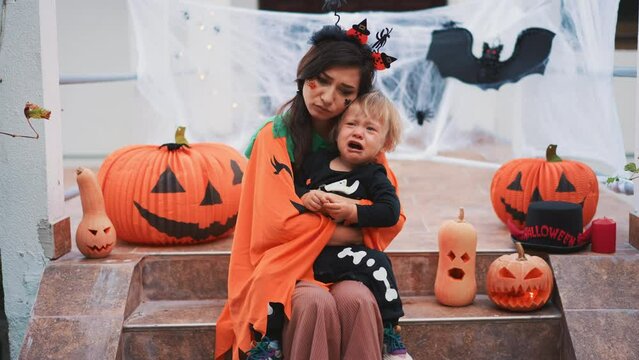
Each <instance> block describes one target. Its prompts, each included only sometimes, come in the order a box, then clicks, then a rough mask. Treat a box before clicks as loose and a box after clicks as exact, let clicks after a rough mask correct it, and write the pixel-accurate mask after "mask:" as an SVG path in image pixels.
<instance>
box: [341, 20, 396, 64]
mask: <svg viewBox="0 0 639 360" xmlns="http://www.w3.org/2000/svg"><path fill="white" fill-rule="evenodd" d="M392 31H393V29H392V28H390V29H389V28H384V29H383V30H382V31H378V32H377V34H376V35H375V38H376V39H377V41H376V42H375V43H374V44H373V45H372V46H371V50H373V52H372V57H373V64H374V66H375V69H376V70H386V69H388V68H390V64H391V63H392V62H393V61H395V60H397V58H394V57H392V56H390V55H387V54H386V53H380V52H379V50H380V49H381V48H382V46H384V45H386V40H388V38H390V33H391V32H392ZM346 35H348V36H350V37H352V38H355V39H357V40H358V41H359V42H361V43H362V44H366V42H367V41H368V35H370V31H368V27H367V25H366V19H364V20H362V22H360V23H359V24H356V25H353V27H352V28H350V29H348V31H346Z"/></svg>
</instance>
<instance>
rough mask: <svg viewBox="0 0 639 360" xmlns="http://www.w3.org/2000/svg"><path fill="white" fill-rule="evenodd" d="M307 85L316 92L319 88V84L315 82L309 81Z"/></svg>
mask: <svg viewBox="0 0 639 360" xmlns="http://www.w3.org/2000/svg"><path fill="white" fill-rule="evenodd" d="M306 83H307V84H308V87H309V88H310V89H311V90H315V88H317V83H316V82H315V80H307V81H306Z"/></svg>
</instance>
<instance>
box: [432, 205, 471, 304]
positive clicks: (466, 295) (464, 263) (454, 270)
mask: <svg viewBox="0 0 639 360" xmlns="http://www.w3.org/2000/svg"><path fill="white" fill-rule="evenodd" d="M437 238H438V242H439V261H438V262H437V275H436V277H435V297H436V298H437V301H439V302H440V303H441V304H443V305H448V306H465V305H469V304H471V303H472V302H473V301H474V300H475V294H476V293H477V281H476V279H475V264H476V259H477V232H476V231H475V228H474V227H473V226H472V225H471V224H469V223H467V222H465V221H464V209H463V208H460V209H459V217H458V218H457V219H456V220H447V221H445V222H444V223H443V224H442V226H441V227H440V228H439V233H438V234H437Z"/></svg>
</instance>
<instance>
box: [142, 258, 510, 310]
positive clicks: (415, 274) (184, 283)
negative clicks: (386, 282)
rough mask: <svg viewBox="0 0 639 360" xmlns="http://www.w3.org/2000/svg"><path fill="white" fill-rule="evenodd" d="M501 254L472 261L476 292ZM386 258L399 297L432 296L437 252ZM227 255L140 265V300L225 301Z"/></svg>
mask: <svg viewBox="0 0 639 360" xmlns="http://www.w3.org/2000/svg"><path fill="white" fill-rule="evenodd" d="M500 255H503V253H496V252H480V253H477V259H476V279H477V292H478V293H485V292H486V289H485V285H486V277H485V276H486V273H487V270H488V266H489V265H490V264H491V263H492V262H493V261H494V260H495V259H496V258H497V257H498V256H500ZM389 257H390V258H391V261H392V263H393V271H394V272H395V278H396V279H397V282H398V287H399V290H400V294H401V296H402V297H406V296H426V295H433V294H434V286H435V275H436V272H437V262H438V254H437V252H410V251H405V252H392V253H389ZM229 259H230V254H229V252H226V251H212V252H208V253H197V254H195V253H167V254H157V255H148V256H145V257H144V258H143V259H142V260H141V262H140V265H139V266H140V269H141V271H140V273H141V279H140V283H141V285H142V294H141V299H140V301H146V300H153V301H158V300H204V299H225V298H226V297H227V287H226V283H227V278H228V266H229Z"/></svg>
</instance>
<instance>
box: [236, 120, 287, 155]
mask: <svg viewBox="0 0 639 360" xmlns="http://www.w3.org/2000/svg"><path fill="white" fill-rule="evenodd" d="M287 134H288V129H287V128H286V125H285V124H284V118H283V116H282V115H281V114H278V115H275V116H272V117H270V118H268V119H267V120H266V122H264V124H263V125H262V126H261V127H260V128H259V129H257V131H256V132H255V133H254V134H253V136H251V139H250V140H249V143H248V146H247V147H246V151H245V152H244V154H245V155H246V157H250V155H251V151H253V146H254V145H255V141H256V140H257V139H258V138H263V137H265V136H266V137H267V138H268V139H274V138H275V139H276V138H280V137H286V136H287Z"/></svg>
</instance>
